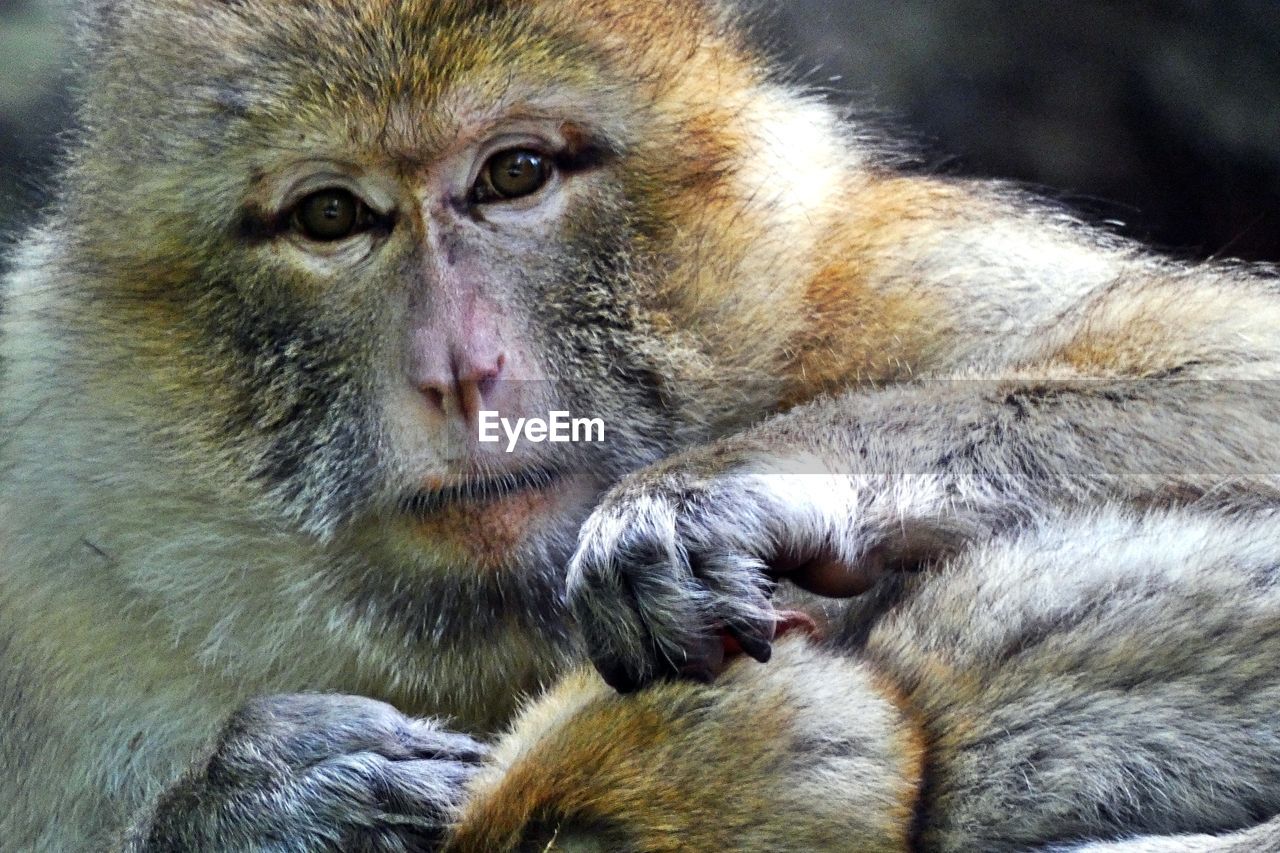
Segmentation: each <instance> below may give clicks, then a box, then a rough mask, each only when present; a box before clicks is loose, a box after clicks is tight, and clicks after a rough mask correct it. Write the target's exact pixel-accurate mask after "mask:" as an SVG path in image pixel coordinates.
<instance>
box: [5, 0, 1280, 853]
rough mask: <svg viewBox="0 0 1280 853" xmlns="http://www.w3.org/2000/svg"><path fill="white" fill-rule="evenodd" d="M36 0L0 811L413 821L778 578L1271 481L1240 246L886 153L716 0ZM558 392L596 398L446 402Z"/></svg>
mask: <svg viewBox="0 0 1280 853" xmlns="http://www.w3.org/2000/svg"><path fill="white" fill-rule="evenodd" d="M76 14H77V18H78V21H79V37H78V39H79V41H78V44H79V48H78V50H79V60H78V66H77V74H78V83H77V87H76V88H77V92H78V95H77V98H78V112H77V121H76V128H77V129H76V130H75V131H74V132H72V133H71V135H70V136H69V137H68V140H69V141H68V147H67V151H66V154H65V157H64V163H63V167H62V170H61V173H60V175H59V177H58V179H57V183H56V193H55V196H54V200H53V202H52V203H51V205H50V207H49V209H48V210H47V211H46V212H45V213H44V215H43V217H42V219H41V221H40V223H39V224H38V225H36V226H35V227H34V228H33V229H32V230H31V231H30V232H29V233H28V234H27V235H26V236H25V237H24V238H23V239H22V241H21V242H20V244H19V245H18V246H17V247H16V248H15V250H14V251H13V252H12V253H11V254H10V255H9V257H8V265H7V266H8V270H7V272H6V274H5V277H4V279H3V314H2V315H0V371H2V374H0V649H2V650H3V654H0V757H2V758H3V763H2V764H0V766H3V767H4V768H5V769H6V770H7V771H9V772H7V773H5V774H4V775H3V781H0V804H2V805H0V838H2V839H4V841H3V843H4V844H5V845H7V846H12V847H13V848H14V849H19V850H36V851H63V850H79V849H95V848H101V847H104V846H106V845H108V844H112V843H115V842H118V841H119V840H120V839H121V838H126V841H125V842H124V843H126V844H127V845H128V846H129V847H130V848H131V849H133V850H135V851H137V850H150V851H159V850H175V849H202V850H279V849H288V850H296V851H320V850H352V849H360V850H373V851H400V850H405V849H410V848H413V847H417V848H423V847H426V848H429V847H430V846H431V845H434V844H436V843H438V842H439V840H440V839H441V838H442V833H443V832H444V831H445V830H446V828H447V825H448V824H449V823H450V822H451V821H452V820H453V816H454V814H455V813H456V809H457V808H459V807H461V806H462V805H464V799H465V792H466V790H467V784H468V780H469V779H471V778H472V777H473V776H474V774H475V772H476V768H477V767H478V766H479V765H480V763H481V762H482V760H483V756H484V754H485V747H484V745H483V741H484V740H485V739H486V738H487V736H488V735H490V734H492V733H493V732H495V731H498V730H500V729H501V728H502V727H503V726H504V725H505V724H506V723H507V721H508V720H509V719H510V717H511V715H512V714H513V713H514V710H515V709H516V708H517V707H518V706H519V705H520V703H521V701H522V700H523V699H524V697H526V696H530V695H536V694H538V693H540V692H542V691H543V690H544V689H545V688H547V687H548V686H549V685H551V684H552V683H553V682H554V681H555V680H556V679H557V678H559V677H560V676H561V675H563V674H564V673H566V672H568V671H570V670H572V669H574V668H575V667H576V666H578V665H579V664H581V663H582V662H584V661H585V660H587V659H590V660H593V661H594V662H595V663H596V664H597V665H598V667H599V668H600V670H601V671H602V672H603V673H604V674H605V675H606V677H607V678H608V680H609V681H610V682H611V683H612V684H614V685H615V686H617V687H620V688H623V689H626V690H634V689H638V688H640V687H642V686H644V685H646V684H649V683H651V682H653V681H654V680H655V679H659V678H662V677H665V676H669V675H673V674H685V675H693V676H700V677H704V678H705V677H709V675H710V674H711V670H712V669H713V668H714V667H713V666H712V664H713V662H714V661H713V654H714V650H716V649H720V648H721V647H722V643H723V636H722V635H724V634H728V635H729V636H731V637H732V638H733V641H734V642H736V643H737V644H738V645H739V646H740V647H741V648H742V649H743V650H745V651H746V652H747V653H748V654H750V655H752V656H753V657H756V658H758V659H763V658H766V657H768V655H769V651H770V640H771V635H772V630H773V626H774V617H775V613H774V605H773V601H772V599H771V598H770V594H771V593H772V592H773V591H774V584H775V583H776V582H778V581H779V580H780V579H782V578H783V577H786V578H790V579H793V580H795V581H797V582H798V583H800V584H802V585H806V586H808V587H810V588H812V589H814V590H816V591H818V592H827V593H841V594H847V593H852V592H857V591H859V590H870V591H869V592H868V593H867V596H868V597H867V598H865V599H864V603H862V604H859V605H858V609H859V612H864V615H865V617H866V619H865V620H864V621H866V622H867V624H868V625H869V624H870V623H871V616H872V615H874V614H873V613H872V612H871V611H864V608H865V607H868V606H870V605H871V604H873V603H874V602H877V601H882V600H883V597H882V595H881V594H880V593H879V592H877V590H880V589H881V587H882V586H884V585H885V584H888V583H891V582H893V581H894V579H895V578H897V577H898V574H897V573H896V572H897V570H899V569H920V568H924V569H925V570H926V571H929V570H931V569H930V568H929V567H931V566H936V565H938V564H940V563H941V562H945V560H946V559H948V558H950V557H954V556H955V555H957V554H960V553H965V552H967V549H970V548H975V547H979V546H981V545H982V544H983V543H985V542H989V541H991V540H992V539H993V538H994V537H1000V536H1005V535H1010V534H1011V532H1013V531H1017V530H1020V529H1024V528H1028V527H1031V526H1035V525H1050V526H1052V524H1053V521H1052V519H1055V518H1058V517H1059V513H1061V512H1063V511H1067V510H1072V509H1081V508H1089V507H1100V506H1103V505H1106V506H1115V507H1127V508H1130V509H1133V510H1134V511H1139V510H1141V509H1143V508H1149V507H1159V506H1168V507H1176V506H1179V505H1183V504H1188V503H1196V504H1199V503H1202V502H1205V501H1209V502H1212V503H1214V504H1215V505H1221V506H1223V507H1228V508H1229V507H1230V506H1232V505H1235V504H1237V503H1243V504H1250V505H1254V504H1258V505H1262V504H1266V503H1267V502H1268V501H1269V500H1270V499H1271V497H1270V496H1271V495H1272V492H1271V491H1269V489H1270V488H1271V487H1272V485H1273V481H1274V472H1276V471H1277V470H1280V465H1278V464H1277V463H1280V440H1278V439H1280V419H1277V418H1276V413H1277V411H1278V408H1277V401H1278V397H1280V392H1278V391H1277V390H1276V389H1275V388H1274V387H1273V386H1275V384H1276V383H1274V382H1270V381H1263V380H1270V379H1272V378H1274V377H1275V374H1276V367H1277V346H1278V344H1280V331H1278V330H1280V299H1278V298H1277V295H1276V284H1275V281H1274V279H1272V278H1270V277H1269V276H1267V275H1265V274H1263V273H1262V272H1259V271H1256V270H1253V269H1250V268H1247V267H1243V266H1238V265H1231V264H1226V263H1214V264H1204V265H1188V264H1183V263H1179V262H1175V261H1173V260H1169V259H1165V258H1162V257H1158V256H1156V255H1153V254H1151V253H1149V252H1146V251H1144V250H1143V249H1141V248H1140V247H1138V246H1135V245H1133V244H1130V243H1128V242H1125V241H1123V240H1120V239H1118V238H1115V237H1112V236H1109V235H1107V234H1105V233H1102V232H1100V231H1098V230H1097V229H1094V228H1091V227H1088V226H1086V225H1083V224H1081V223H1080V222H1079V221H1077V220H1076V219H1075V218H1073V217H1072V216H1071V215H1070V214H1068V213H1066V212H1064V211H1062V210H1059V209H1057V208H1055V207H1052V206H1050V205H1048V204H1045V203H1042V202H1038V201H1036V200H1034V199H1032V198H1030V197H1029V196H1027V195H1025V194H1023V193H1021V192H1019V191H1017V190H1015V189H1012V188H1009V187H1006V186H1002V185H996V184H986V183H971V182H965V181H960V180H955V179H944V178H937V177H932V176H930V175H928V174H926V173H923V172H922V171H920V170H918V169H913V168H911V167H910V166H908V165H904V164H903V162H902V157H901V155H900V153H899V152H900V149H899V148H898V147H896V146H894V145H892V144H891V143H888V142H879V141H875V140H872V139H871V138H870V137H869V135H868V134H867V133H866V132H865V131H863V130H861V129H860V128H859V127H858V126H856V125H853V124H850V123H849V122H847V121H845V120H844V119H843V118H842V117H841V113H840V112H839V110H838V108H837V107H835V106H832V105H829V104H827V103H826V102H824V101H822V100H820V99H818V98H816V97H815V96H813V95H811V94H810V93H809V92H808V91H807V90H806V89H805V88H804V87H803V86H802V85H799V84H795V83H792V82H789V81H788V79H787V78H786V76H785V75H784V74H782V73H780V72H779V71H777V70H776V69H775V68H774V66H773V65H772V64H771V62H770V61H769V60H768V59H767V58H766V57H765V56H764V55H763V54H762V53H761V52H760V51H758V50H757V49H756V48H755V47H754V46H753V45H752V42H751V41H750V39H749V38H748V37H747V35H746V34H745V33H744V31H743V30H742V28H741V27H740V26H739V25H738V20H739V17H740V14H739V11H738V10H737V8H736V7H735V6H733V5H731V4H728V3H720V2H715V0H581V2H575V3H564V2H559V0H315V2H307V3H275V2H266V0H238V2H221V3H217V2H209V0H149V2H143V0H83V2H81V3H80V4H79V5H78V6H77V13H76ZM558 411H565V412H570V413H572V415H573V416H574V417H576V418H587V419H600V420H601V421H602V422H603V424H605V425H606V427H607V430H606V435H605V440H603V441H591V442H586V441H583V442H579V443H570V444H563V443H550V442H546V443H533V442H528V441H522V442H520V443H519V445H518V446H517V447H516V448H515V449H514V452H512V453H507V452H505V447H504V446H503V445H502V444H501V443H498V444H489V443H481V442H480V441H479V436H478V423H479V420H480V418H481V416H482V413H485V412H493V413H497V416H498V417H500V418H506V419H508V420H509V421H511V422H513V423H514V422H517V421H518V420H519V419H521V418H525V419H530V418H547V417H548V416H549V414H550V413H553V412H558ZM1224 511H1226V510H1224ZM1259 523H1260V524H1261V523H1262V522H1259ZM1267 524H1269V522H1267ZM1060 535H1061V536H1062V537H1063V538H1065V539H1070V538H1071V537H1073V536H1076V535H1080V534H1079V533H1078V531H1076V530H1075V529H1074V528H1064V529H1063V530H1062V531H1061V532H1060ZM1169 535H1171V536H1176V535H1177V532H1176V531H1169ZM1080 544H1081V546H1082V547H1083V545H1085V544H1087V543H1080ZM1077 568H1078V567H1077V566H1074V565H1070V564H1067V563H1064V564H1062V565H1060V566H1057V567H1056V568H1054V569H1053V570H1052V571H1051V573H1052V574H1053V575H1054V576H1055V577H1057V578H1058V579H1059V580H1060V581H1061V582H1062V583H1069V582H1070V580H1071V578H1072V577H1073V575H1074V573H1075V572H1076V571H1077ZM1046 571H1049V570H1046ZM783 591H785V588H784V590H783ZM780 594H781V593H780ZM1092 772H1094V768H1093V767H1091V766H1089V765H1087V764H1082V766H1081V767H1080V768H1079V770H1078V771H1077V772H1076V773H1075V779H1076V780H1077V781H1078V782H1079V785H1080V786H1081V787H1082V788H1084V787H1088V786H1089V785H1091V784H1092V782H1091V776H1090V774H1091V773H1092ZM1152 772H1153V773H1161V772H1172V770H1171V769H1169V768H1159V767H1155V768H1152ZM1237 816H1238V817H1239V818H1240V820H1239V823H1241V824H1243V822H1244V821H1245V814H1244V811H1243V810H1242V811H1241V812H1240V813H1239V814H1238V815H1237ZM1255 817H1257V818H1258V819H1259V820H1261V819H1262V818H1264V817H1266V815H1255ZM1206 820H1208V818H1206ZM1228 823H1230V821H1227V820H1222V821H1219V822H1218V823H1217V824H1215V826H1216V827H1217V828H1221V829H1222V830H1224V831H1225V830H1229V829H1234V828H1243V827H1242V826H1240V827H1237V826H1234V825H1231V826H1229V825H1228Z"/></svg>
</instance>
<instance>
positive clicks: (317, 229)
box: [293, 187, 369, 243]
mask: <svg viewBox="0 0 1280 853" xmlns="http://www.w3.org/2000/svg"><path fill="white" fill-rule="evenodd" d="M368 214H369V211H368V208H366V207H365V205H364V203H363V202H362V201H360V199H358V198H356V197H355V195H354V194H353V193H351V192H350V191H349V190H344V189H342V188H340V187H330V188H328V189H323V190H317V191H316V192H313V193H312V194H311V195H309V196H307V197H306V198H304V199H303V200H302V201H300V202H298V206H297V207H296V208H294V211H293V225H294V227H295V228H296V229H297V230H298V231H299V232H301V233H302V235H303V236H305V237H306V238H307V239H308V240H315V241H316V242H317V243H332V242H334V241H336V240H343V239H345V238H347V237H350V236H351V235H352V234H355V233H356V232H357V231H359V230H362V229H363V228H365V227H367V225H368V220H369V215H368Z"/></svg>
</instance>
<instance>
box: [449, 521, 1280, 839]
mask: <svg viewBox="0 0 1280 853" xmlns="http://www.w3.org/2000/svg"><path fill="white" fill-rule="evenodd" d="M1273 528H1274V517H1273V516H1272V515H1271V513H1269V512H1265V513H1262V514H1259V515H1243V516H1239V517H1234V518H1232V517H1228V516H1223V515H1219V514H1216V513H1213V512H1205V511H1176V512H1155V513H1147V514H1141V515H1138V514H1132V513H1127V512H1122V511H1116V510H1103V511H1097V512H1094V513H1089V514H1085V515H1079V516H1071V515H1068V516H1064V517H1059V518H1054V519H1051V520H1050V519H1046V520H1044V521H1043V522H1042V523H1040V524H1037V525H1034V526H1033V527H1031V528H1030V529H1027V530H1025V531H1023V532H1022V533H1019V534H1017V535H1014V536H1009V537H1000V538H998V539H996V540H994V541H992V542H990V543H988V544H985V545H983V546H980V547H975V548H974V549H973V550H971V551H968V552H966V553H965V554H963V555H962V556H960V557H958V558H956V559H954V560H952V561H950V562H949V563H947V564H946V565H944V566H940V567H938V568H937V569H936V570H935V571H934V572H931V573H925V574H920V575H914V576H911V577H900V578H897V579H896V580H895V581H894V582H893V584H892V585H893V586H894V591H893V592H892V593H887V596H888V597H890V598H892V600H893V604H892V607H891V608H886V609H883V610H881V612H880V613H879V614H878V615H876V614H875V613H874V610H875V608H871V607H866V609H860V608H859V607H857V606H855V607H854V608H853V609H851V610H850V612H849V614H848V615H847V619H848V620H849V621H848V622H847V623H846V625H845V626H843V627H842V626H841V625H840V624H839V622H837V623H836V624H835V625H833V626H832V628H831V636H830V638H829V639H828V640H827V641H826V643H825V644H823V645H814V644H812V643H811V642H810V641H808V640H805V639H799V638H791V639H786V640H783V641H781V642H780V643H779V645H778V648H777V654H776V656H775V658H774V660H772V661H770V662H769V663H768V664H765V665H761V664H758V663H755V662H754V661H750V660H747V659H742V660H740V661H738V662H737V663H735V664H734V665H732V666H731V667H730V669H729V670H728V671H727V672H726V673H725V674H724V675H723V676H722V677H721V678H720V679H719V680H718V681H717V682H716V683H715V684H713V685H701V684H694V683H689V682H684V683H679V684H664V685H658V686H655V687H652V688H650V689H648V690H645V691H641V692H639V693H636V694H634V695H632V696H627V697H620V696H618V695H617V694H615V693H613V691H611V690H609V689H608V688H607V687H604V686H602V685H600V684H599V683H598V681H597V679H596V678H595V677H594V674H593V673H589V674H584V675H578V676H573V677H570V678H568V679H566V680H565V681H564V682H563V683H562V684H561V685H560V686H559V687H557V688H556V689H555V690H554V691H552V692H551V693H549V694H548V695H547V696H546V697H545V698H544V699H542V700H541V701H539V702H537V703H535V704H534V705H533V706H532V707H531V708H530V709H529V710H527V711H526V712H525V713H524V714H523V715H521V717H520V718H519V719H518V720H517V722H516V723H515V724H514V726H513V728H512V731H511V732H510V733H509V734H508V735H507V736H506V737H505V738H504V739H503V740H501V741H500V742H499V744H498V746H497V747H496V748H495V750H494V752H493V753H492V756H491V759H490V762H489V764H490V767H489V770H488V771H487V773H486V774H485V775H483V776H481V777H479V779H478V780H477V781H476V783H475V785H474V791H473V798H472V800H471V801H470V803H469V804H468V805H467V807H466V808H465V810H464V812H463V814H462V816H461V817H460V819H459V826H458V828H457V831H456V832H457V834H456V836H455V838H454V839H453V842H452V846H451V847H449V848H448V849H449V850H450V851H453V853H481V852H482V851H483V853H502V851H507V850H519V851H533V850H548V851H550V850H565V851H583V853H585V851H612V853H676V851H685V853H720V851H724V853H779V851H796V853H801V851H814V853H820V851H832V853H835V851H847V850H859V851H864V850H865V851H939V852H940V853H943V851H946V852H947V853H968V851H977V850H980V851H983V853H1003V851H1030V850H1040V851H1047V850H1054V851H1060V852H1061V853H1065V851H1093V853H1104V851H1110V852H1111V853H1122V851H1129V853H1141V852H1143V851H1145V853H1159V852H1160V851H1174V850H1177V851H1190V852H1191V853H1195V851H1245V850H1251V851H1266V850H1275V849H1277V843H1276V835H1275V833H1276V832H1277V830H1280V821H1277V822H1276V824H1275V825H1274V826H1271V827H1269V828H1260V829H1257V830H1253V829H1249V828H1250V827H1252V825H1253V824H1255V823H1256V822H1258V821H1260V820H1265V819H1266V818H1267V817H1268V816H1271V815H1275V814H1277V812H1280V717H1278V716H1277V715H1276V713H1275V709H1276V707H1277V703H1278V702H1280V671H1278V670H1277V668H1276V666H1275V659H1276V655H1277V654H1280V631H1278V630H1277V628H1278V627H1280V573H1278V570H1277V566H1280V537H1277V536H1276V534H1275V533H1274V530H1273ZM869 612H870V614H871V615H869ZM846 631H847V633H846ZM1241 828H1245V829H1244V831H1242V832H1239V833H1236V834H1232V833H1231V830H1237V829H1241ZM1212 833H1224V835H1223V836H1222V837H1220V838H1213V837H1211V834H1212ZM1155 834H1158V835H1162V836H1171V837H1166V838H1153V837H1151V836H1152V835H1155ZM1143 836H1146V837H1145V838H1143ZM1094 839H1099V841H1096V842H1094V841H1093V840H1094ZM1102 839H1113V841H1111V842H1104V841H1102Z"/></svg>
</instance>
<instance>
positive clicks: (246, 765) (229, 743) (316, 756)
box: [129, 695, 485, 853]
mask: <svg viewBox="0 0 1280 853" xmlns="http://www.w3.org/2000/svg"><path fill="white" fill-rule="evenodd" d="M484 753H485V748H484V747H483V746H482V745H481V744H479V743H478V742H476V741H474V740H472V739H471V738H469V737H467V736H466V735H461V734H456V733H452V732H448V731H445V730H443V729H441V728H440V727H438V726H437V725H436V724H435V723H433V722H430V721H427V720H420V719H413V718H410V717H406V716H404V715H402V714H400V713H399V712H398V711H396V710H395V709H394V708H392V707H391V706H390V705H387V704H385V703H383V702H377V701H374V700H371V699H364V698H361V697H355V696H333V695H297V696H273V697H268V698H264V699H258V700H255V701H253V702H250V703H249V704H248V705H246V706H245V707H244V708H243V709H241V710H240V711H239V712H237V713H236V714H235V715H234V716H232V718H231V719H230V721H229V722H228V723H227V725H226V727H225V728H224V730H223V732H222V734H221V735H220V736H219V738H218V741H217V743H216V746H215V749H214V752H213V755H212V757H211V758H210V759H209V762H208V764H207V765H206V766H205V767H204V768H203V769H202V770H201V771H199V772H197V773H195V774H194V775H192V776H191V777H189V778H187V779H184V780H183V781H182V782H179V783H178V784H177V785H176V786H175V787H174V788H172V789H170V790H169V791H168V792H166V793H165V794H164V795H162V797H161V798H160V800H159V802H158V803H157V806H156V808H155V810H154V812H153V814H152V815H151V817H150V819H149V820H148V821H147V822H146V824H145V825H144V826H143V827H141V828H140V829H138V830H135V836H134V837H135V839H136V841H135V843H134V846H133V847H130V848H129V849H131V850H139V851H153V850H154V851H159V850H253V851H257V850H290V851H339V850H360V851H368V853H384V851H385V853H400V851H410V850H414V851H428V850H432V849H435V848H436V847H437V846H438V844H439V843H440V839H441V837H442V835H443V833H444V829H445V827H446V825H447V824H448V822H449V820H450V819H451V817H452V814H453V812H454V810H455V809H456V808H457V807H458V806H459V805H460V804H461V800H462V793H463V789H464V787H465V784H466V783H467V781H468V780H469V779H470V778H471V776H472V775H473V773H474V772H475V770H476V768H477V764H478V762H479V761H480V759H481V758H482V757H483V755H484Z"/></svg>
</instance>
